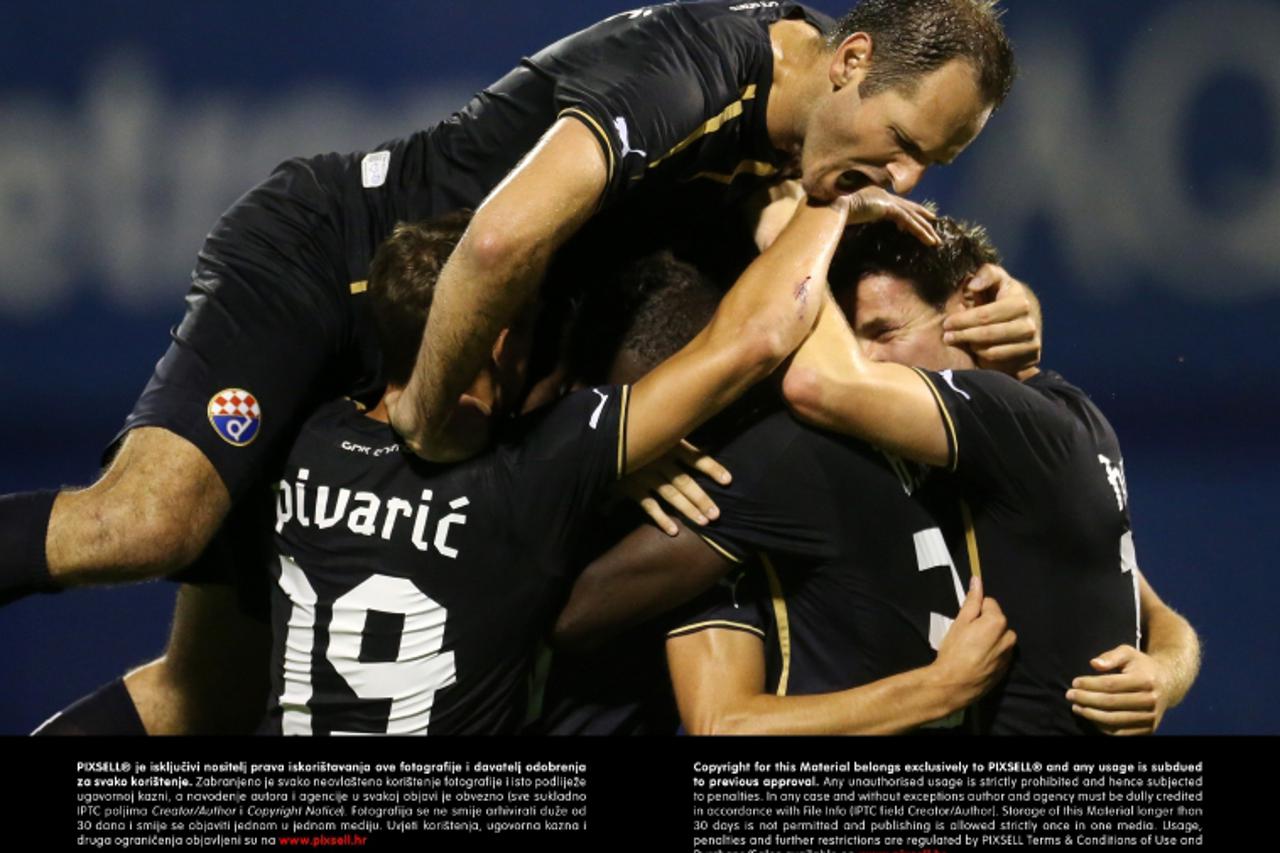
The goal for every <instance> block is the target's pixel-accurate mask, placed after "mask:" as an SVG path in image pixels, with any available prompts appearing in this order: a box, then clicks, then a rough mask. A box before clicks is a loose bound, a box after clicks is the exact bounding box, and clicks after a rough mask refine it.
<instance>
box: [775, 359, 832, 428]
mask: <svg viewBox="0 0 1280 853" xmlns="http://www.w3.org/2000/svg"><path fill="white" fill-rule="evenodd" d="M782 398H783V399H784V400H785V401H786V403H787V407H788V408H789V409H791V411H792V413H794V414H795V416H796V417H798V418H800V420H802V421H805V422H807V423H820V422H821V420H822V417H821V415H822V413H823V411H824V408H823V407H824V403H823V382H822V377H820V376H819V375H818V373H817V371H815V370H813V369H812V368H810V367H807V366H804V365H799V364H792V365H791V368H790V369H789V370H788V371H787V373H786V375H785V376H783V377H782Z"/></svg>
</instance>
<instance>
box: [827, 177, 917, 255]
mask: <svg viewBox="0 0 1280 853" xmlns="http://www.w3.org/2000/svg"><path fill="white" fill-rule="evenodd" d="M833 203H834V204H840V203H844V204H848V205H849V224H850V225H854V224H858V223H866V222H879V221H880V220H882V219H887V220H889V221H890V222H892V223H893V224H894V225H897V226H898V230H899V231H902V232H904V233H907V234H910V235H911V236H912V237H915V238H916V239H917V240H919V241H920V242H921V243H924V244H925V245H926V246H936V245H938V244H939V243H941V242H942V241H941V240H939V239H938V232H936V231H934V230H933V222H934V221H935V220H936V219H937V218H938V215H937V214H936V213H934V212H933V211H932V210H930V209H929V208H927V207H925V206H924V205H923V204H916V203H915V202H914V201H908V200H907V199H905V198H902V197H901V196H896V195H894V194H893V193H891V192H889V191H888V190H883V189H881V188H880V187H874V186H873V187H863V188H862V189H860V190H858V191H857V192H856V193H851V194H849V195H843V196H840V198H838V199H836V201H835V202H833Z"/></svg>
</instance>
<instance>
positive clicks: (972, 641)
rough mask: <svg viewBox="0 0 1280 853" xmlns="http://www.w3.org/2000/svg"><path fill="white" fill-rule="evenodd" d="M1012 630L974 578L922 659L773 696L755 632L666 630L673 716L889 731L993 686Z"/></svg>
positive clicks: (736, 725) (719, 728)
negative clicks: (894, 670)
mask: <svg viewBox="0 0 1280 853" xmlns="http://www.w3.org/2000/svg"><path fill="white" fill-rule="evenodd" d="M1016 642H1017V636H1016V635H1015V634H1014V633H1013V632H1012V631H1010V630H1009V627H1008V623H1007V621H1006V619H1005V617H1004V612H1003V611H1002V610H1001V608H1000V605H999V603H998V602H997V601H996V600H995V599H993V598H985V597H984V596H983V592H982V582H981V581H980V580H979V579H977V578H974V579H973V580H971V581H970V584H969V591H968V593H966V595H965V599H964V603H963V604H962V605H961V606H960V610H959V612H958V613H957V614H956V618H955V621H954V622H952V625H951V628H950V629H949V630H948V631H947V635H946V637H945V638H943V641H942V645H941V646H940V647H939V649H938V656H937V658H936V659H935V660H934V661H933V663H931V664H929V665H928V666H924V667H919V668H917V669H912V670H908V671H906V672H902V673H898V674H897V675H892V676H889V677H887V678H882V679H879V680H877V681H873V682H871V683H869V684H865V685H861V686H858V687H853V688H850V689H847V690H839V691H832V692H828V693H817V694H810V695H799V696H796V695H791V696H777V695H774V694H772V693H768V692H766V691H765V663H764V646H763V642H762V641H761V639H760V638H759V637H758V636H756V635H755V634H752V633H748V632H746V631H740V630H733V629H719V628H716V629H709V630H703V631H698V632H695V633H692V634H680V635H676V636H673V637H669V638H668V639H667V663H668V666H669V668H670V670H671V683H672V686H673V687H674V689H675V694H676V702H677V704H678V705H679V707H680V718H681V720H682V721H683V722H684V724H685V728H687V729H688V730H689V731H690V732H693V733H695V734H896V733H899V732H904V731H909V730H911V729H914V728H917V727H919V726H922V725H924V724H925V723H929V722H933V721H934V720H939V719H942V718H944V717H946V716H949V715H950V714H953V713H955V712H956V711H959V710H960V709H962V708H965V707H966V706H968V705H969V704H970V703H972V702H973V701H974V700H976V699H977V698H978V697H979V696H981V695H982V694H983V693H985V692H986V691H987V690H989V689H991V687H992V686H994V685H995V684H996V682H997V681H998V680H999V679H1000V677H1001V676H1002V674H1003V673H1004V671H1005V669H1006V668H1007V667H1008V664H1009V659H1010V656H1011V655H1012V653H1013V647H1014V644H1015V643H1016Z"/></svg>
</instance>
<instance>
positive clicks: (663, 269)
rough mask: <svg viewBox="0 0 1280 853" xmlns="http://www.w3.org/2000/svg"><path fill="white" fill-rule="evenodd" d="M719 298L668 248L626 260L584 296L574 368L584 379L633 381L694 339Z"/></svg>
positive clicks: (709, 284) (708, 283) (575, 338)
mask: <svg viewBox="0 0 1280 853" xmlns="http://www.w3.org/2000/svg"><path fill="white" fill-rule="evenodd" d="M719 302H720V291H719V290H718V289H717V288H716V286H715V285H714V284H713V283H712V282H711V281H710V280H709V279H708V278H707V277H706V276H704V275H703V274H702V273H701V272H699V271H698V270H697V269H696V268H695V267H693V266H692V265H691V264H687V263H685V262H683V261H680V260H678V259H676V258H675V257H674V256H673V255H672V254H671V253H670V252H668V251H660V252H655V253H653V254H651V255H646V256H644V257H642V258H639V259H638V260H635V261H633V262H629V263H627V264H626V265H625V266H624V267H623V268H622V269H620V270H619V271H618V273H617V274H616V275H615V276H614V278H613V279H612V280H611V281H610V282H609V283H608V286H606V287H595V288H592V289H591V290H590V291H588V293H587V296H586V297H585V301H584V304H583V307H582V311H581V313H580V315H579V317H578V321H577V325H576V330H575V334H574V342H573V346H572V350H573V351H572V358H573V362H574V364H575V366H576V367H575V373H577V374H578V377H579V378H580V379H581V380H582V381H584V382H587V383H589V384H599V383H609V384H622V383H631V382H635V381H636V380H637V379H639V378H640V377H642V376H644V375H645V374H646V373H648V372H649V371H650V370H653V368H655V367H657V366H658V365H659V364H660V363H662V362H663V361H665V360H666V359H668V358H670V357H671V356H672V355H674V354H675V353H676V352H678V351H679V350H680V349H681V347H683V346H684V345H685V344H687V343H688V342H689V341H691V340H693V338H694V337H695V336H696V335H697V334H698V333H699V332H701V331H702V330H703V329H704V328H705V327H706V325H707V323H709V322H710V321H711V315H712V314H714V313H715V311H716V306H717V305H718V304H719Z"/></svg>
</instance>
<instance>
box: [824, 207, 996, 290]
mask: <svg viewBox="0 0 1280 853" xmlns="http://www.w3.org/2000/svg"><path fill="white" fill-rule="evenodd" d="M933 228H934V230H935V231H937V232H938V237H939V238H940V239H941V240H942V244H941V245H939V246H927V245H925V244H924V243H921V242H920V241H919V240H917V239H916V238H915V237H912V236H911V235H910V234H904V233H903V232H902V231H899V230H898V228H897V227H896V226H895V225H894V224H893V223H891V222H873V223H870V224H867V225H858V226H855V227H853V228H850V229H849V230H848V231H847V232H846V233H845V236H844V239H842V240H841V241H840V248H839V250H838V251H837V252H836V256H835V260H834V261H832V264H831V273H830V276H829V279H830V281H831V286H832V287H833V288H836V289H841V288H847V287H853V286H856V285H857V283H858V282H859V281H861V280H862V279H863V278H864V277H865V276H868V275H874V274H876V273H885V274H888V275H894V276H897V277H899V278H903V279H906V280H907V281H910V282H911V285H912V287H913V288H914V289H915V292H916V295H917V296H919V297H920V298H921V299H923V300H924V301H925V302H927V303H929V304H930V305H932V306H934V307H935V308H939V309H941V308H942V307H943V306H944V305H945V304H946V302H947V300H948V299H950V298H951V295H952V294H953V293H955V291H956V289H957V288H959V287H960V286H961V285H963V284H964V283H965V282H966V281H968V279H969V278H970V276H972V275H973V274H974V273H975V272H977V271H978V268H979V267H981V266H982V265H983V264H998V263H1000V253H999V252H998V251H996V247H995V246H994V245H992V243H991V239H990V238H989V237H988V236H987V231H986V229H985V228H983V227H982V226H981V225H975V224H973V223H971V222H965V221H963V220H960V219H952V218H951V217H949V216H940V217H938V220H937V221H936V222H935V223H934V224H933Z"/></svg>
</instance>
